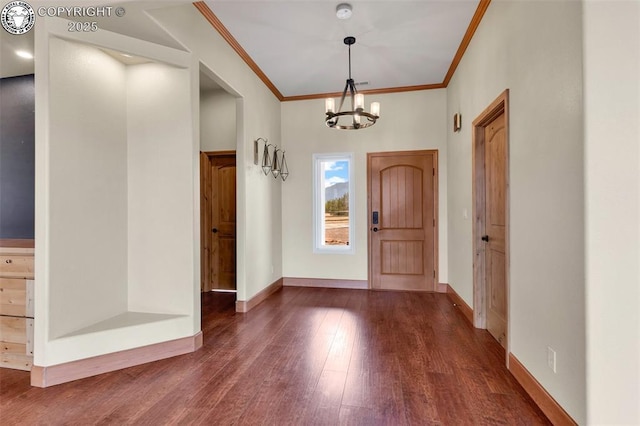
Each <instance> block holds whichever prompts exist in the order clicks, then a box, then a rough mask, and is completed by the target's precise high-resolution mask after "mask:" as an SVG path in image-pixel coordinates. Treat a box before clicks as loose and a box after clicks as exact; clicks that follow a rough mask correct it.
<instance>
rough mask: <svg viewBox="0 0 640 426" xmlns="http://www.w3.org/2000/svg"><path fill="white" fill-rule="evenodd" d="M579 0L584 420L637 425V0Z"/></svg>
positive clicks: (639, 232)
mask: <svg viewBox="0 0 640 426" xmlns="http://www.w3.org/2000/svg"><path fill="white" fill-rule="evenodd" d="M583 7H584V96H585V104H584V113H585V156H586V159H585V168H586V170H585V176H586V183H585V188H586V256H587V277H586V278H587V313H588V324H587V389H588V391H587V407H588V408H587V419H588V423H589V424H628V425H631V424H640V403H639V401H640V269H639V268H640V266H639V265H640V145H639V141H640V120H639V117H640V80H639V79H638V76H640V3H639V2H637V1H610V2H600V1H585V2H584V6H583Z"/></svg>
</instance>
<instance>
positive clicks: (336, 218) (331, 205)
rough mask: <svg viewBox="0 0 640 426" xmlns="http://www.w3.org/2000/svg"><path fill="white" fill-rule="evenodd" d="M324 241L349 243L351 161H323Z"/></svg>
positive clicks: (336, 243)
mask: <svg viewBox="0 0 640 426" xmlns="http://www.w3.org/2000/svg"><path fill="white" fill-rule="evenodd" d="M322 163H323V168H322V169H323V174H324V176H323V178H324V179H323V181H324V199H325V202H324V227H323V228H324V243H325V244H326V245H343V246H344V245H347V246H348V245H349V162H348V161H323V162H322Z"/></svg>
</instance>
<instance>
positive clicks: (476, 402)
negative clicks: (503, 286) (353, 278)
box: [0, 287, 550, 426]
mask: <svg viewBox="0 0 640 426" xmlns="http://www.w3.org/2000/svg"><path fill="white" fill-rule="evenodd" d="M234 301H235V294H220V293H217V294H216V293H207V294H204V295H203V300H202V328H203V333H204V346H203V348H202V349H200V350H199V351H197V352H195V353H193V354H189V355H183V356H179V357H175V358H171V359H168V360H163V361H157V362H154V363H150V364H146V365H141V366H137V367H132V368H128V369H125V370H121V371H117V372H112V373H107V374H103V375H100V376H97V377H92V378H88V379H83V380H78V381H75V382H71V383H67V384H63V385H58V386H54V387H51V388H46V389H39V388H32V387H30V386H29V376H28V373H26V372H22V371H17V370H7V369H0V424H2V425H5V426H7V425H18V424H20V425H23V424H29V425H31V424H51V425H57V424H77V425H89V424H102V425H106V424H117V425H121V424H136V425H137V424H141V425H147V424H148V425H162V424H208V425H231V424H238V425H431V424H433V425H471V424H473V425H494V424H508V425H543V424H550V423H549V422H548V420H547V419H546V418H545V416H544V414H542V412H541V411H540V410H539V409H538V408H537V407H536V406H535V404H534V403H533V402H532V401H531V399H530V398H529V397H528V396H527V395H526V393H525V392H524V390H523V389H522V388H521V387H520V386H519V385H518V384H517V382H516V381H515V379H514V378H513V377H512V376H511V374H510V373H509V372H508V371H507V369H506V367H505V366H504V353H503V351H502V348H501V347H500V345H499V344H498V343H497V342H496V341H495V340H494V339H493V338H492V337H491V336H490V335H489V334H488V333H487V332H486V331H484V330H475V329H474V328H473V327H471V326H470V325H469V324H468V323H467V322H466V320H465V319H464V318H463V316H462V314H461V313H460V312H459V311H457V310H456V309H455V308H454V307H453V306H452V305H451V303H450V302H449V301H448V299H447V298H446V296H445V295H443V294H436V293H405V292H374V291H366V290H340V289H317V288H294V287H285V288H284V289H283V290H282V291H279V292H277V293H275V294H274V295H272V296H271V297H269V298H268V299H267V300H266V301H265V302H263V303H262V304H260V305H258V306H257V307H256V308H254V309H253V310H252V311H250V312H249V313H246V314H237V313H235V311H234Z"/></svg>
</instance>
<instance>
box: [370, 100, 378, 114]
mask: <svg viewBox="0 0 640 426" xmlns="http://www.w3.org/2000/svg"><path fill="white" fill-rule="evenodd" d="M371 115H375V116H376V117H380V102H371Z"/></svg>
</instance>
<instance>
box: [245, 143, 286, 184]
mask: <svg viewBox="0 0 640 426" xmlns="http://www.w3.org/2000/svg"><path fill="white" fill-rule="evenodd" d="M259 141H262V142H264V148H263V150H262V163H261V167H262V172H263V173H264V174H265V176H267V175H269V172H271V174H272V175H273V177H274V178H275V179H277V178H280V179H282V181H283V182H284V181H285V180H287V177H289V166H288V165H287V159H286V158H285V151H283V150H281V149H278V147H277V146H276V145H273V144H270V143H269V141H268V140H267V139H264V138H258V139H256V140H255V141H253V143H254V146H253V152H254V161H253V162H254V164H258V159H257V158H256V155H257V152H258V142H259ZM269 147H273V154H270V153H269ZM278 152H280V153H282V154H281V155H278Z"/></svg>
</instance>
